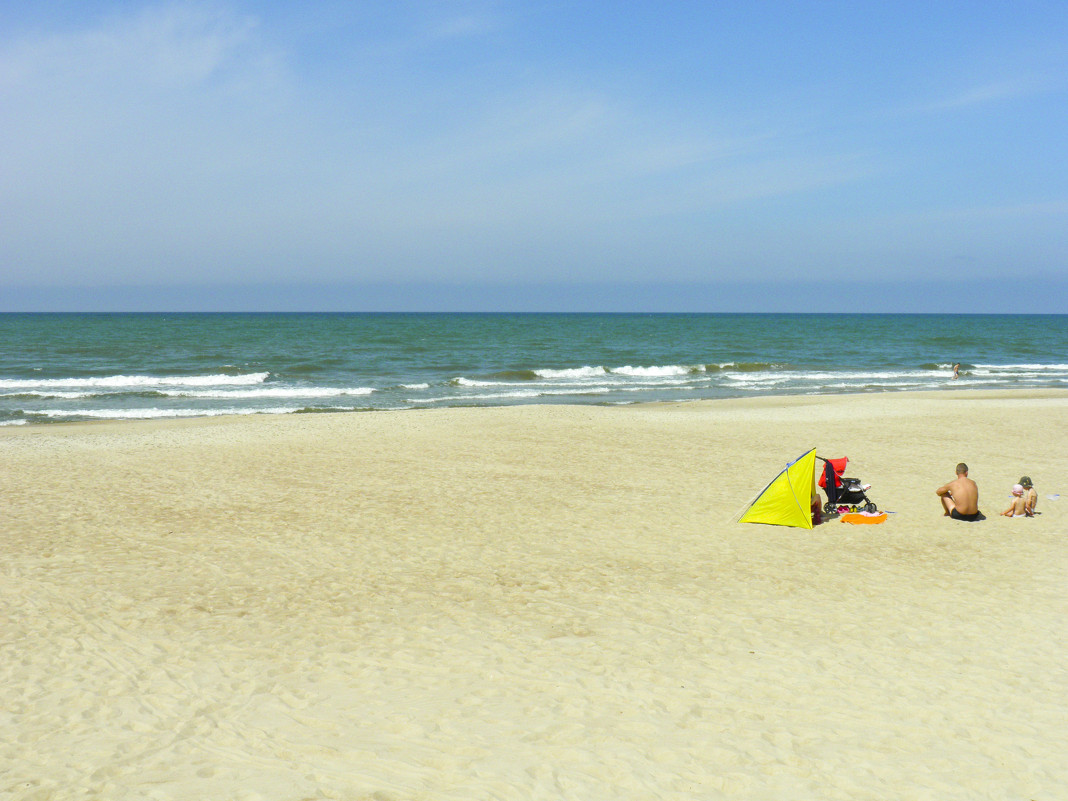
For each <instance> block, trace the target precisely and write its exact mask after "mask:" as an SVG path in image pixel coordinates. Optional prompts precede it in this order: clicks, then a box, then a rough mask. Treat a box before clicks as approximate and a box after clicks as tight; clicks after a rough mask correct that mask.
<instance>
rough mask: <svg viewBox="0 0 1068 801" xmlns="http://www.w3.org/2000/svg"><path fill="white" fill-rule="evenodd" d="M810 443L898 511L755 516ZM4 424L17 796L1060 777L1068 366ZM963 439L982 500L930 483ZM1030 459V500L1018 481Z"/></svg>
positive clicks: (991, 792)
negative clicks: (765, 392)
mask: <svg viewBox="0 0 1068 801" xmlns="http://www.w3.org/2000/svg"><path fill="white" fill-rule="evenodd" d="M962 421H967V428H966V429H965V430H964V431H963V432H962V431H961V430H960V428H961V424H962ZM813 446H815V447H817V448H818V452H819V453H820V455H821V456H831V457H838V456H843V455H846V456H849V457H850V459H851V465H850V470H849V471H848V472H849V473H850V474H851V475H857V476H859V477H860V478H862V479H863V480H864V481H865V482H868V483H871V485H872V488H871V490H870V491H869V495H870V496H871V498H872V499H873V500H874V501H876V502H877V503H878V505H879V507H880V508H881V509H886V510H889V511H891V512H893V514H891V515H889V519H888V520H887V522H886V523H885V524H883V525H879V526H870V525H869V526H850V525H848V524H843V523H840V522H837V521H834V522H829V523H826V524H825V525H822V526H819V527H817V528H815V529H813V530H811V531H806V530H798V529H790V528H783V527H776V526H761V525H744V524H740V523H736V522H734V519H735V518H736V516H737V515H738V513H740V512H741V510H742V508H743V507H744V506H745V504H746V503H747V502H748V501H749V500H750V499H751V498H752V497H753V496H754V495H755V494H756V493H757V492H758V491H759V490H760V489H761V488H762V487H764V486H765V485H766V484H767V483H768V481H770V480H771V478H773V477H774V476H775V474H776V473H777V472H778V471H779V470H780V469H782V467H783V466H784V464H785V462H786V461H788V460H791V459H793V458H795V457H797V456H799V455H800V454H801V453H802V452H804V451H806V450H807V449H809V448H811V447H813ZM0 452H2V456H3V458H2V462H0V464H2V472H0V475H2V487H0V490H2V492H0V545H2V549H3V559H2V560H0V721H2V730H3V733H4V734H3V736H2V737H0V798H5V799H13V801H29V799H34V801H38V800H40V799H57V800H58V799H75V798H77V799H84V798H93V799H175V800H178V799H181V800H182V801H187V800H188V799H272V800H274V799H277V800H278V801H298V800H301V799H315V798H326V799H346V801H359V800H363V799H374V800H375V801H408V799H420V800H422V799H426V800H428V801H429V800H437V799H457V800H460V799H463V801H471V800H472V799H575V800H576V801H598V800H600V799H604V800H605V801H608V800H609V799H611V800H616V801H618V800H619V799H633V800H634V801H638V800H639V799H641V800H643V801H644V800H645V799H720V798H744V799H820V800H821V801H827V800H829V799H849V800H850V801H854V800H855V799H873V800H874V799H880V800H883V799H898V798H900V799H914V800H917V799H931V800H932V801H934V800H935V799H937V801H947V800H948V799H969V800H971V799H998V801H1004V799H1024V800H1027V799H1031V800H1033V801H1047V800H1048V801H1053V800H1054V799H1059V798H1064V797H1065V796H1064V793H1065V788H1066V787H1068V756H1066V755H1068V667H1066V666H1068V625H1066V623H1065V621H1066V619H1068V581H1066V576H1068V532H1066V530H1068V393H1064V392H1055V391H1036V392H1027V393H1023V392H1019V393H1017V392H1011V391H1001V392H987V393H980V392H966V391H954V392H933V393H915V394H910V393H885V394H868V395H853V396H831V397H789V398H760V399H746V400H726V401H710V402H698V403H687V404H665V405H659V404H649V405H635V406H619V407H593V406H587V407H580V406H515V407H507V408H483V409H446V410H433V411H404V412H374V413H364V414H359V413H353V414H340V415H335V414H306V415H294V416H252V417H244V418H218V419H196V420H178V421H167V422H151V423H96V424H64V425H46V426H23V427H8V428H5V429H0ZM962 460H963V461H965V462H967V463H968V464H969V466H970V467H971V477H972V478H974V479H975V480H976V481H977V482H978V484H979V487H980V492H981V497H980V506H981V508H982V509H983V511H984V512H985V513H986V514H987V516H988V518H989V519H988V520H987V521H985V522H983V523H979V524H966V523H958V522H955V521H951V520H949V519H947V518H944V517H943V516H942V513H941V508H940V506H939V503H938V499H937V498H936V497H935V495H934V489H935V487H937V486H938V485H940V484H943V483H945V482H947V481H949V480H950V479H952V478H953V469H954V466H955V465H956V463H957V462H958V461H962ZM1023 474H1028V475H1030V476H1031V477H1032V478H1033V479H1034V483H1035V486H1036V488H1037V489H1038V492H1039V498H1040V501H1039V504H1038V511H1039V512H1040V514H1039V515H1038V516H1036V517H1035V518H1033V519H1008V518H1003V517H999V516H998V513H999V512H1001V511H1002V510H1003V509H1004V508H1005V507H1006V506H1007V505H1008V503H1009V499H1010V497H1009V494H1010V488H1011V485H1012V484H1014V483H1015V482H1016V481H1017V480H1018V479H1019V477H1020V476H1021V475H1023ZM1057 494H1060V495H1061V496H1062V497H1061V498H1060V499H1057V500H1053V499H1050V497H1049V496H1051V495H1057Z"/></svg>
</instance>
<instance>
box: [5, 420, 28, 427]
mask: <svg viewBox="0 0 1068 801" xmlns="http://www.w3.org/2000/svg"><path fill="white" fill-rule="evenodd" d="M24 425H26V421H25V420H0V426H24Z"/></svg>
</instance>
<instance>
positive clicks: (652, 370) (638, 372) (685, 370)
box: [608, 364, 694, 378]
mask: <svg viewBox="0 0 1068 801" xmlns="http://www.w3.org/2000/svg"><path fill="white" fill-rule="evenodd" d="M693 371H694V368H692V367H683V366H681V365H678V364H668V365H664V366H662V367H631V366H630V365H625V366H623V367H613V368H612V369H611V370H609V371H608V372H610V373H611V374H612V375H628V376H636V377H642V378H644V377H660V376H676V375H689V374H690V373H692V372H693Z"/></svg>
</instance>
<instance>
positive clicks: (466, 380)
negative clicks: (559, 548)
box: [0, 314, 1068, 425]
mask: <svg viewBox="0 0 1068 801" xmlns="http://www.w3.org/2000/svg"><path fill="white" fill-rule="evenodd" d="M953 362H961V365H962V367H961V374H960V378H959V379H957V380H952V378H951V365H952V363H953ZM1010 387H1015V388H1027V387H1053V388H1058V387H1059V388H1068V315H822V314H811V315H805V314H801V315H796V314H767V315H762V314H3V315H0V425H20V424H27V423H46V422H59V421H71V420H91V419H122V418H130V419H143V418H159V417H190V416H199V415H218V414H253V413H270V414H287V413H297V412H315V411H361V410H376V409H422V408H433V407H441V406H461V405H463V406H472V405H474V406H490V405H507V404H518V403H591V404H618V403H639V402H648V401H685V400H696V399H703V398H724V397H742V396H752V395H759V394H775V395H784V394H811V393H844V392H887V391H900V390H919V389H938V390H947V391H952V390H957V389H976V388H1010Z"/></svg>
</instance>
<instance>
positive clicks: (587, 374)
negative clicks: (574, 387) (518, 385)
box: [533, 365, 609, 378]
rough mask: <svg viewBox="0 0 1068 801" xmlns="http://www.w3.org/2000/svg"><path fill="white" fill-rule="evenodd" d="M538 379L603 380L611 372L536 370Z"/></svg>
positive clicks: (569, 368) (595, 368) (589, 368)
mask: <svg viewBox="0 0 1068 801" xmlns="http://www.w3.org/2000/svg"><path fill="white" fill-rule="evenodd" d="M533 372H534V374H535V375H536V376H537V377H538V378H603V377H604V374H605V373H607V372H609V371H608V370H607V369H605V368H604V367H590V366H588V365H587V366H586V367H565V368H563V369H561V370H550V369H544V368H543V369H541V370H534V371H533Z"/></svg>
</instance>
